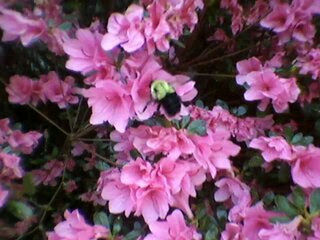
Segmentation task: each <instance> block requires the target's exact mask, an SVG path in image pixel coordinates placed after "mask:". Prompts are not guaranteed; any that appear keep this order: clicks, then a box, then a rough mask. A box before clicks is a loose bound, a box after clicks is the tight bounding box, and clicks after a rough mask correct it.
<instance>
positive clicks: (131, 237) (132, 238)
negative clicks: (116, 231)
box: [123, 230, 141, 240]
mask: <svg viewBox="0 0 320 240" xmlns="http://www.w3.org/2000/svg"><path fill="white" fill-rule="evenodd" d="M140 235H141V231H138V230H133V231H131V232H129V233H128V234H127V235H126V236H125V237H124V238H123V240H136V239H138V237H139V236H140Z"/></svg>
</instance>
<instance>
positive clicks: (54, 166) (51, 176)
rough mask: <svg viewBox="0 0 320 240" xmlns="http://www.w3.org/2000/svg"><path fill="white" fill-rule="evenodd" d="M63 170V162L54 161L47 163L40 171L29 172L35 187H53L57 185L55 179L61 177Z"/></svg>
mask: <svg viewBox="0 0 320 240" xmlns="http://www.w3.org/2000/svg"><path fill="white" fill-rule="evenodd" d="M63 168H64V165H63V162H61V161H58V160H55V159H54V160H51V161H49V162H47V163H46V164H45V165H44V166H43V167H42V169H36V170H33V171H31V174H32V175H33V179H34V183H35V185H39V184H43V185H45V186H46V185H50V186H55V185H56V184H57V180H56V178H57V177H60V176H61V175H62V172H63Z"/></svg>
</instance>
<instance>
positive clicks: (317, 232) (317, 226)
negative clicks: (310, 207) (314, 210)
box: [308, 217, 320, 240]
mask: <svg viewBox="0 0 320 240" xmlns="http://www.w3.org/2000/svg"><path fill="white" fill-rule="evenodd" d="M311 229H312V230H313V236H312V237H308V240H319V239H320V218H319V217H315V218H313V219H312V225H311Z"/></svg>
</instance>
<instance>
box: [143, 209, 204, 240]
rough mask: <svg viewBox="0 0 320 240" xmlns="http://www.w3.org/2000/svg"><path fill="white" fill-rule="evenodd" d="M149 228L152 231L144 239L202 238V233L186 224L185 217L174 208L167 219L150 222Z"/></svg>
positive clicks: (198, 239) (174, 239)
mask: <svg viewBox="0 0 320 240" xmlns="http://www.w3.org/2000/svg"><path fill="white" fill-rule="evenodd" d="M149 228H150V231H151V233H150V234H148V235H147V236H146V237H145V238H144V240H158V239H161V240H176V239H186V240H187V239H188V240H189V239H190V240H191V239H194V240H200V239H201V235H200V234H199V233H197V232H196V230H195V228H194V227H188V226H187V225H186V223H185V220H184V217H183V215H182V213H181V212H180V211H179V210H174V211H173V213H172V214H171V215H169V216H168V217H167V219H166V221H156V222H152V223H149Z"/></svg>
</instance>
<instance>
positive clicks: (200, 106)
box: [196, 100, 204, 108]
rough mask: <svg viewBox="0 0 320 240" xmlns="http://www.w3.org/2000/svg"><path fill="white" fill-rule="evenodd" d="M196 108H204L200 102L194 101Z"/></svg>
mask: <svg viewBox="0 0 320 240" xmlns="http://www.w3.org/2000/svg"><path fill="white" fill-rule="evenodd" d="M196 106H197V107H199V108H204V103H203V102H202V101H201V100H197V101H196Z"/></svg>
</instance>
